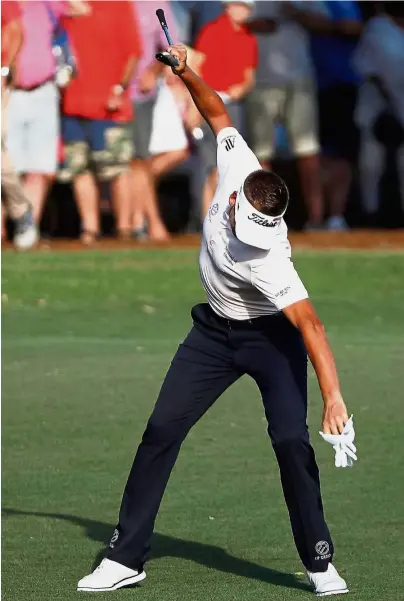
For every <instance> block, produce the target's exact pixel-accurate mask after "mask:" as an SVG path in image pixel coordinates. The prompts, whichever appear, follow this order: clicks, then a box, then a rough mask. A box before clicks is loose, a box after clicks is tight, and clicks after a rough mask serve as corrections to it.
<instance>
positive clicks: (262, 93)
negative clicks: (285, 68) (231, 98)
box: [247, 79, 320, 160]
mask: <svg viewBox="0 0 404 601" xmlns="http://www.w3.org/2000/svg"><path fill="white" fill-rule="evenodd" d="M247 116H248V122H249V123H248V124H249V129H250V132H251V137H252V144H251V147H252V150H253V151H254V153H255V154H256V156H257V157H258V159H259V160H265V159H270V158H272V156H273V155H274V153H275V124H276V123H282V124H283V125H284V126H285V128H286V130H287V133H288V141H289V145H290V150H291V152H292V154H293V155H294V156H304V155H310V154H316V153H318V152H319V150H320V147H319V140H318V115H317V97H316V89H315V86H314V82H313V81H312V80H310V79H304V80H301V81H297V82H295V83H293V84H291V85H288V86H286V85H285V86H283V87H269V86H268V87H256V88H255V89H254V90H253V91H252V92H251V94H250V96H249V98H248V101H247Z"/></svg>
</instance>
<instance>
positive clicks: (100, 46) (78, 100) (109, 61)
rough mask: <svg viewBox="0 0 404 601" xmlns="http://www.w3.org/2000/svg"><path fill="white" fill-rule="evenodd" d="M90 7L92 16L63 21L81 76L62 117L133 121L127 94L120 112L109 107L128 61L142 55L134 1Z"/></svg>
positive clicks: (67, 94)
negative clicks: (108, 102) (109, 109)
mask: <svg viewBox="0 0 404 601" xmlns="http://www.w3.org/2000/svg"><path fill="white" fill-rule="evenodd" d="M89 4H90V6H91V14H89V15H87V16H80V17H72V18H69V17H66V18H65V19H63V24H64V26H65V27H66V30H67V32H68V35H69V41H70V44H71V47H72V52H73V55H74V56H75V58H76V61H77V72H78V75H77V77H76V78H75V79H73V81H72V82H71V83H70V85H69V86H68V87H67V89H66V91H65V93H64V98H63V113H64V114H65V115H72V116H77V117H85V118H87V119H111V120H113V121H119V122H127V121H130V120H131V118H132V104H131V101H130V98H129V94H128V93H127V92H125V94H124V95H123V103H122V107H121V108H120V109H119V110H117V111H114V112H109V111H107V109H106V103H107V100H108V98H109V96H110V94H111V88H112V87H113V86H114V85H117V84H119V83H120V82H121V80H122V77H123V75H124V71H125V66H126V64H127V61H128V60H129V58H130V57H131V56H137V57H140V56H141V54H142V51H141V42H140V37H139V33H138V27H137V24H136V22H135V15H134V10H133V6H132V0H120V1H119V2H116V1H115V0H108V1H106V2H105V1H104V2H100V1H97V0H91V1H90V2H89Z"/></svg>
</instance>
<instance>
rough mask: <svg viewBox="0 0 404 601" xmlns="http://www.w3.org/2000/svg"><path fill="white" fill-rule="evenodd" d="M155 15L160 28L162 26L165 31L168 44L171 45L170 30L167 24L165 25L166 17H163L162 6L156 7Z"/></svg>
mask: <svg viewBox="0 0 404 601" xmlns="http://www.w3.org/2000/svg"><path fill="white" fill-rule="evenodd" d="M156 15H157V18H158V20H159V22H160V25H161V28H162V30H163V31H164V33H165V36H166V38H167V42H168V45H169V46H172V45H173V41H172V39H171V36H170V32H169V31H168V25H167V21H166V17H165V14H164V10H163V9H162V8H158V9H157V10H156Z"/></svg>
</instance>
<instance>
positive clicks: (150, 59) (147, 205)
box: [131, 0, 183, 240]
mask: <svg viewBox="0 0 404 601" xmlns="http://www.w3.org/2000/svg"><path fill="white" fill-rule="evenodd" d="M134 7H135V14H136V18H137V19H138V23H139V29H140V34H141V37H142V41H143V56H142V58H141V60H140V62H139V64H138V68H137V71H136V76H135V78H134V79H133V81H132V84H131V97H132V102H133V106H134V120H133V122H132V136H133V143H134V159H133V161H132V174H133V186H134V191H135V195H134V200H135V204H136V210H135V213H134V217H133V234H134V236H135V238H144V237H145V236H146V235H147V234H146V232H147V233H148V235H149V236H150V238H151V239H154V240H166V239H168V238H169V235H168V232H167V230H166V228H165V226H164V224H163V222H162V220H161V217H160V215H159V210H158V203H157V197H156V190H155V180H156V178H157V177H159V176H160V175H161V174H162V173H163V172H165V171H168V170H169V169H171V168H172V167H174V166H175V165H177V164H178V162H181V160H183V156H182V155H178V154H176V153H174V154H173V153H171V152H170V145H168V146H167V144H166V143H164V144H163V145H161V143H160V145H159V146H156V134H155V136H154V138H155V139H154V140H153V145H154V148H153V152H152V153H151V152H150V144H151V137H152V126H153V119H154V117H153V115H154V113H155V112H156V111H161V110H163V111H164V106H163V107H162V108H160V107H161V102H160V103H157V102H156V101H157V97H158V95H159V87H158V86H157V82H158V80H159V78H161V76H162V75H163V73H164V72H165V68H164V65H163V64H162V63H160V62H158V61H157V60H156V59H155V55H156V53H157V52H159V51H160V50H162V49H164V50H165V49H166V47H167V41H166V38H165V35H164V33H163V31H162V29H161V27H160V24H159V22H158V20H157V18H156V9H157V8H162V9H163V10H164V12H165V15H166V19H167V21H168V23H169V26H170V32H171V35H172V36H173V38H174V39H177V34H176V29H175V21H174V18H173V15H172V12H171V3H170V2H168V1H167V0H165V1H164V2H161V1H160V2H154V1H153V0H149V1H148V2H134ZM160 93H163V100H164V97H165V98H167V96H169V92H168V91H167V90H165V91H164V92H160ZM172 108H173V107H172V106H171V109H172ZM174 110H175V107H174ZM162 117H163V115H161V116H159V117H158V118H157V119H158V121H159V122H161V121H163V128H164V125H166V126H168V125H169V124H170V125H172V122H171V121H170V119H168V118H167V114H165V115H164V119H162ZM164 121H165V123H164ZM159 130H160V127H159ZM157 135H158V137H159V138H160V139H161V134H157ZM156 150H157V151H158V152H157V153H156ZM160 150H161V154H160ZM163 150H164V152H163ZM166 150H167V152H166ZM156 154H157V155H159V156H157V157H156ZM151 155H153V156H151ZM156 160H157V161H158V162H157V164H156ZM145 220H146V221H147V229H146V228H145Z"/></svg>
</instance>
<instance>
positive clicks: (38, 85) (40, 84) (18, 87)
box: [11, 75, 54, 92]
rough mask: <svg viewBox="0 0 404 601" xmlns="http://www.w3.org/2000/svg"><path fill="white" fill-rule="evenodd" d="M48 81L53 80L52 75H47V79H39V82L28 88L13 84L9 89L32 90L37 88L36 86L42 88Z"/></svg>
mask: <svg viewBox="0 0 404 601" xmlns="http://www.w3.org/2000/svg"><path fill="white" fill-rule="evenodd" d="M50 81H54V77H53V75H52V77H49V78H48V79H45V81H41V83H37V84H35V85H34V86H30V87H28V88H22V87H20V86H13V87H12V88H11V89H12V90H18V91H19V92H33V91H34V90H38V88H42V86H45V85H46V84H47V83H49V82H50Z"/></svg>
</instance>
